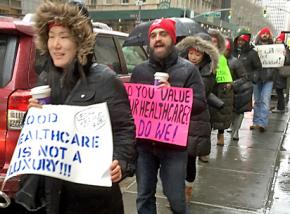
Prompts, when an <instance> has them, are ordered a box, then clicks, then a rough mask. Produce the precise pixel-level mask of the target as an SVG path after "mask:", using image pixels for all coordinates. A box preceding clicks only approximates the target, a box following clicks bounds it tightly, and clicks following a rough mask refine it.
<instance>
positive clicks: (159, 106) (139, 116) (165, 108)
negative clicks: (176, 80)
mask: <svg viewBox="0 0 290 214" xmlns="http://www.w3.org/2000/svg"><path fill="white" fill-rule="evenodd" d="M125 87H126V89H127V93H128V96H129V99H130V105H131V111H132V114H133V117H134V121H135V125H136V137H137V138H142V139H150V140H155V141H158V142H163V143H169V144H175V145H179V146H186V145H187V135H188V127H189V123H190V114H191V108H192V101H193V91H192V89H189V88H176V87H166V88H162V89H161V88H157V87H156V86H153V85H144V84H133V83H126V84H125Z"/></svg>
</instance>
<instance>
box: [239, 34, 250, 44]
mask: <svg viewBox="0 0 290 214" xmlns="http://www.w3.org/2000/svg"><path fill="white" fill-rule="evenodd" d="M239 38H241V39H242V40H244V41H245V42H249V41H250V39H251V37H250V35H249V34H242V35H240V37H239Z"/></svg>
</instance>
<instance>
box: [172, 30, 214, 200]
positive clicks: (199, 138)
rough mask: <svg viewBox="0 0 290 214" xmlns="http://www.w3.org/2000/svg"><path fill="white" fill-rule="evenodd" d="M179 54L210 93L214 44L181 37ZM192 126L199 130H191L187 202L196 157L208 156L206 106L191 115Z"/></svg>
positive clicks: (194, 37)
mask: <svg viewBox="0 0 290 214" xmlns="http://www.w3.org/2000/svg"><path fill="white" fill-rule="evenodd" d="M176 48H177V50H178V51H179V55H180V56H181V57H183V58H185V59H188V60H189V61H190V62H191V63H193V64H194V65H195V66H196V67H197V68H198V71H199V72H200V75H201V77H202V80H203V83H204V85H205V92H206V97H207V98H208V97H209V95H210V94H211V93H212V90H213V88H214V85H215V75H214V72H215V71H216V68H217V63H218V58H219V53H218V50H217V49H216V47H215V46H213V45H212V44H211V42H208V41H206V40H203V39H202V38H200V37H199V36H197V35H196V36H189V37H186V38H185V39H183V40H182V41H181V42H180V43H178V44H177V46H176ZM193 119H194V120H193V125H194V127H199V130H194V131H193V132H192V134H193V136H192V138H194V142H195V145H194V147H193V148H190V149H189V151H190V152H189V155H188V162H187V175H186V180H185V193H186V200H187V202H189V201H190V199H191V197H192V189H193V182H194V180H195V177H196V157H197V156H202V157H203V156H208V155H209V152H210V145H211V125H210V116H209V110H208V108H206V109H205V110H204V111H203V112H201V113H200V114H197V115H195V116H194V117H193Z"/></svg>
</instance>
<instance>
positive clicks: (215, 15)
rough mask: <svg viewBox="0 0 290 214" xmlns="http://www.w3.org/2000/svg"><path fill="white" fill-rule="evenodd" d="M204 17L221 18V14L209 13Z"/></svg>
mask: <svg viewBox="0 0 290 214" xmlns="http://www.w3.org/2000/svg"><path fill="white" fill-rule="evenodd" d="M203 16H205V17H209V16H210V17H221V12H220V11H219V12H207V13H205V14H204V15H203Z"/></svg>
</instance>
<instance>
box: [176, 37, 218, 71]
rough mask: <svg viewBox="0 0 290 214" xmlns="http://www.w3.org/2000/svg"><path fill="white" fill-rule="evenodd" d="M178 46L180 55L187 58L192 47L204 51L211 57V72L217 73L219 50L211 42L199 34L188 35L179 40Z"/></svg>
mask: <svg viewBox="0 0 290 214" xmlns="http://www.w3.org/2000/svg"><path fill="white" fill-rule="evenodd" d="M176 48H177V50H178V51H179V54H180V56H181V57H183V58H186V59H187V58H188V57H187V55H188V51H189V49H190V48H195V49H197V50H199V51H201V52H204V53H205V54H207V55H208V56H209V57H210V59H211V68H210V70H211V72H212V73H215V71H216V68H217V65H218V59H219V52H218V50H217V48H216V47H215V46H214V45H213V44H211V42H209V41H206V40H203V39H202V38H200V37H199V36H188V37H186V38H184V39H183V40H182V41H181V42H179V43H178V44H177V45H176Z"/></svg>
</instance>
